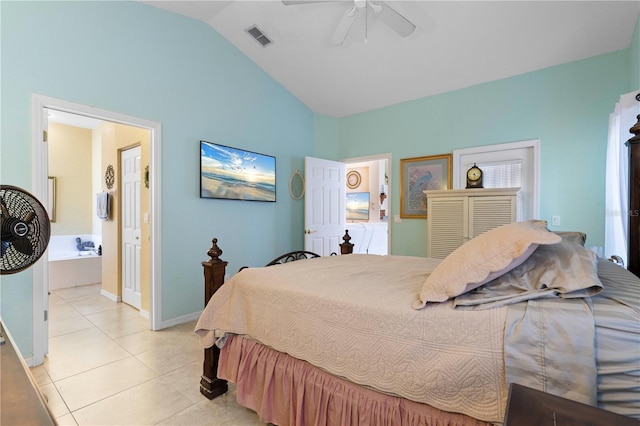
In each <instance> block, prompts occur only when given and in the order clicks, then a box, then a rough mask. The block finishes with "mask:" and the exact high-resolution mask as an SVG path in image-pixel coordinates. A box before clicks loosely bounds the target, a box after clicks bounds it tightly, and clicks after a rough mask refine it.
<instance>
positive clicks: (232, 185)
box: [200, 141, 276, 202]
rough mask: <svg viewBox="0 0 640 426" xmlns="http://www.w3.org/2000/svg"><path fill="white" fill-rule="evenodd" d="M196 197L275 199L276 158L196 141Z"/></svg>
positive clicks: (271, 200) (252, 199) (253, 199)
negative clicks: (197, 183)
mask: <svg viewBox="0 0 640 426" xmlns="http://www.w3.org/2000/svg"><path fill="white" fill-rule="evenodd" d="M200 198H220V199H227V200H246V201H268V202H275V201H276V157H273V156H271V155H265V154H258V153H257V152H252V151H246V150H244V149H239V148H232V147H230V146H226V145H220V144H217V143H213V142H207V141H200Z"/></svg>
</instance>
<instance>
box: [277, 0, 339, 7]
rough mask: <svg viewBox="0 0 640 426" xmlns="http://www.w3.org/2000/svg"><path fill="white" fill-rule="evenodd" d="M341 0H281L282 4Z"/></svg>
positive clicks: (292, 4)
mask: <svg viewBox="0 0 640 426" xmlns="http://www.w3.org/2000/svg"><path fill="white" fill-rule="evenodd" d="M337 1H343V0H282V4H284V5H285V6H295V5H297V4H310V3H332V2H337Z"/></svg>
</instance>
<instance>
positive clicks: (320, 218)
mask: <svg viewBox="0 0 640 426" xmlns="http://www.w3.org/2000/svg"><path fill="white" fill-rule="evenodd" d="M304 166H305V167H304V170H305V197H304V200H305V201H304V249H305V250H307V251H312V252H314V253H317V254H319V255H321V256H329V255H330V254H331V253H340V243H342V236H343V235H344V230H345V229H346V228H345V226H346V205H345V202H346V200H345V181H344V179H345V170H346V165H345V164H344V163H340V162H338V161H331V160H324V159H321V158H313V157H305V159H304Z"/></svg>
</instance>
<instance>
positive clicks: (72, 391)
mask: <svg viewBox="0 0 640 426" xmlns="http://www.w3.org/2000/svg"><path fill="white" fill-rule="evenodd" d="M156 377H157V375H156V374H155V373H154V372H153V371H151V370H150V369H148V368H147V367H145V365H144V364H142V363H141V362H140V361H138V360H137V359H135V358H134V357H133V356H130V357H128V358H125V359H122V360H120V361H116V362H113V363H111V364H107V365H104V366H102V367H98V368H94V369H93V370H89V371H86V372H84V373H81V374H77V375H75V376H71V377H69V378H66V379H62V380H58V381H57V382H55V384H56V387H57V388H58V392H59V393H60V395H61V396H62V398H63V399H64V400H65V402H66V403H67V406H68V407H69V410H71V411H75V410H78V409H79V408H82V407H86V406H87V405H90V404H92V403H94V402H97V401H100V400H101V399H105V398H107V397H110V396H112V395H115V394H117V393H118V392H122V391H124V390H127V389H129V388H132V387H134V386H137V385H139V384H141V383H144V382H147V381H149V380H152V379H154V378H156ZM89 390H90V391H89Z"/></svg>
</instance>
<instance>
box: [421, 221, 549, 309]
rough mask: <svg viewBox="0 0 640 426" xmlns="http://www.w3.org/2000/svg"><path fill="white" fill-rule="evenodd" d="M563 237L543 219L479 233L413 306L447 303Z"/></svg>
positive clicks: (440, 268) (443, 265)
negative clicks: (541, 245) (448, 300)
mask: <svg viewBox="0 0 640 426" xmlns="http://www.w3.org/2000/svg"><path fill="white" fill-rule="evenodd" d="M561 240H562V238H561V237H560V236H559V235H557V234H554V233H553V232H550V231H549V230H547V222H546V221H542V220H530V221H526V222H514V223H510V224H508V225H502V226H499V227H497V228H494V229H492V230H490V231H487V232H485V233H483V234H481V235H478V236H477V237H475V238H473V239H471V240H469V241H467V242H466V243H465V244H463V245H462V246H460V247H458V248H457V249H456V250H455V251H454V252H453V253H451V254H450V255H449V256H447V257H446V258H445V259H443V260H442V262H440V264H438V266H437V267H436V268H435V269H434V270H433V272H432V273H431V275H429V277H428V278H427V280H426V281H425V283H424V286H423V287H422V290H421V291H420V296H419V299H418V300H416V301H415V302H414V303H413V308H414V309H422V308H423V307H424V306H425V305H426V304H427V302H444V301H445V300H447V299H450V298H452V297H455V296H459V295H461V294H463V293H466V292H468V291H470V290H473V289H474V288H477V287H480V286H481V285H483V284H485V283H487V282H489V281H491V280H493V279H495V278H497V277H499V276H500V275H502V274H504V273H506V272H509V271H510V270H512V269H513V268H515V267H517V266H519V265H521V264H522V263H523V262H524V261H525V260H527V258H528V257H529V256H530V255H531V253H533V252H534V250H535V249H536V248H537V247H538V245H539V244H556V243H559V242H560V241H561Z"/></svg>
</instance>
